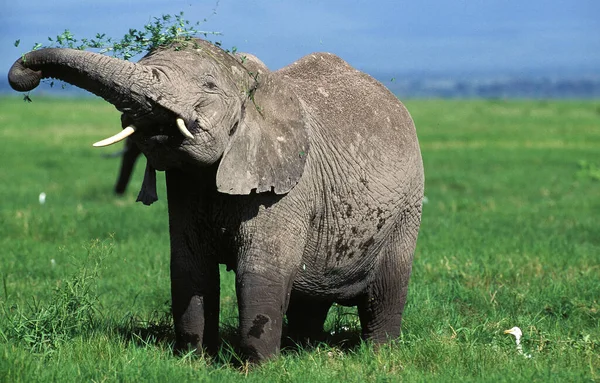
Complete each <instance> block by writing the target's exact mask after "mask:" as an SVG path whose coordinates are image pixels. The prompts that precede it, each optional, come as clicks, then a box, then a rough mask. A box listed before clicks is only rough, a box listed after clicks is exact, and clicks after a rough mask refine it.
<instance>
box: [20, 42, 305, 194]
mask: <svg viewBox="0 0 600 383" xmlns="http://www.w3.org/2000/svg"><path fill="white" fill-rule="evenodd" d="M48 77H51V78H57V79H60V80H63V81H66V82H68V83H71V84H73V85H76V86H78V87H81V88H84V89H86V90H88V91H90V92H92V93H94V94H96V95H98V96H100V97H102V98H104V99H105V100H106V101H108V102H110V103H111V104H113V105H114V106H115V107H116V108H117V109H118V110H119V111H120V112H122V113H123V114H122V117H121V123H122V126H123V128H124V129H123V131H121V132H119V133H118V134H116V135H115V136H113V137H111V138H108V139H106V140H103V141H100V142H98V143H96V144H95V145H97V146H103V145H106V144H110V143H114V142H118V141H120V140H121V139H123V138H125V137H127V136H131V139H132V140H133V141H134V142H135V143H136V144H137V145H138V146H139V147H140V148H141V149H142V151H143V152H144V154H145V155H146V157H147V158H148V161H149V163H150V164H151V165H152V167H154V168H155V169H159V170H168V169H172V168H190V167H206V166H209V165H211V164H214V163H216V162H218V161H220V162H219V168H218V171H217V177H216V178H217V179H216V183H217V187H218V189H219V191H221V192H225V193H230V194H248V193H250V192H251V191H252V190H256V191H257V192H263V191H274V192H275V193H278V194H280V193H286V192H288V191H289V190H290V189H291V188H292V187H293V186H294V185H295V184H296V183H297V182H298V179H299V178H300V176H301V175H302V171H303V168H304V163H305V160H306V154H307V153H308V133H307V115H306V111H305V108H304V105H303V104H302V102H301V101H300V100H299V99H298V97H297V96H296V95H295V94H294V92H293V91H292V90H291V88H290V87H289V86H288V85H287V84H286V83H285V82H283V81H282V79H281V78H280V77H278V76H275V75H271V74H270V73H261V74H260V75H259V76H258V77H256V73H249V71H248V70H247V69H246V68H245V67H244V65H243V64H242V63H240V61H239V60H238V59H236V58H235V57H234V56H232V55H230V54H228V53H227V52H225V51H223V50H222V49H220V48H218V47H216V46H214V45H212V44H211V43H209V42H206V41H203V40H196V41H194V42H188V43H186V44H173V45H171V46H168V47H161V48H158V49H156V50H155V51H153V52H151V53H149V54H148V55H147V56H145V57H144V58H143V59H141V60H140V61H139V62H138V63H131V62H128V61H124V60H120V59H116V58H112V57H107V56H104V55H100V54H96V53H92V52H84V51H78V50H73V49H63V48H48V49H42V50H38V51H33V52H29V53H27V54H25V55H24V56H23V57H22V58H20V59H19V60H17V61H16V62H15V63H14V65H13V66H12V68H11V69H10V72H9V74H8V78H9V83H10V85H11V86H12V87H13V89H15V90H18V91H28V90H31V89H33V88H35V87H36V86H37V85H38V84H39V82H40V80H41V79H42V78H48Z"/></svg>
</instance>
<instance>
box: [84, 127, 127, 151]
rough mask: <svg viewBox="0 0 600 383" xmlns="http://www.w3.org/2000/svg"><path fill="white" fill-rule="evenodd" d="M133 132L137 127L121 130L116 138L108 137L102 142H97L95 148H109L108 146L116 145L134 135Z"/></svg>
mask: <svg viewBox="0 0 600 383" xmlns="http://www.w3.org/2000/svg"><path fill="white" fill-rule="evenodd" d="M133 132H135V126H133V125H129V126H128V127H126V128H125V129H123V130H121V131H120V132H119V133H117V134H115V135H114V136H112V137H108V138H106V139H104V140H102V141H98V142H96V143H95V144H94V146H95V147H100V146H108V145H112V144H116V143H117V142H119V141H122V140H124V139H126V138H127V137H129V136H131V135H132V134H133Z"/></svg>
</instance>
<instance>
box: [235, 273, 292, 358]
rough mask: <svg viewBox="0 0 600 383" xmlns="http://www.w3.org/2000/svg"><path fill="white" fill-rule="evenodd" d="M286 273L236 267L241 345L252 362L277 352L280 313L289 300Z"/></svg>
mask: <svg viewBox="0 0 600 383" xmlns="http://www.w3.org/2000/svg"><path fill="white" fill-rule="evenodd" d="M286 274H288V273H284V272H277V271H274V270H272V269H271V270H268V271H266V272H265V271H258V270H255V271H248V270H239V269H238V273H237V277H236V291H237V298H238V307H239V316H240V335H241V347H242V351H243V353H244V354H245V356H246V357H247V358H248V359H249V360H250V361H253V362H257V361H261V360H264V359H267V358H269V357H271V356H273V355H276V354H278V353H279V349H280V345H281V331H282V325H283V315H284V313H285V310H286V308H287V304H288V301H289V291H290V288H291V284H290V283H289V281H290V278H289V277H287V276H286Z"/></svg>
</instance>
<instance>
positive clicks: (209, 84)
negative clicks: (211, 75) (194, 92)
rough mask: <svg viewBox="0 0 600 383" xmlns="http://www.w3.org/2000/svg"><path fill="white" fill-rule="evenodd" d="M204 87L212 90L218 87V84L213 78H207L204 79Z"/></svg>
mask: <svg viewBox="0 0 600 383" xmlns="http://www.w3.org/2000/svg"><path fill="white" fill-rule="evenodd" d="M204 87H206V88H208V89H211V90H212V89H217V84H215V82H214V81H212V80H206V81H204Z"/></svg>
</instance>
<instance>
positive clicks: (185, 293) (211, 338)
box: [171, 252, 219, 353]
mask: <svg viewBox="0 0 600 383" xmlns="http://www.w3.org/2000/svg"><path fill="white" fill-rule="evenodd" d="M193 258H194V255H192V254H182V253H178V252H175V253H173V254H172V255H171V299H172V310H173V320H174V323H175V338H176V342H175V351H176V352H185V351H187V350H188V349H194V348H195V349H196V350H198V351H200V350H202V349H203V348H204V349H206V351H208V352H209V353H216V351H217V348H218V344H219V268H218V265H217V264H216V263H214V264H211V265H207V264H205V265H203V266H200V265H198V264H197V263H196V262H193V261H192V260H193ZM195 263H196V264H195Z"/></svg>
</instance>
